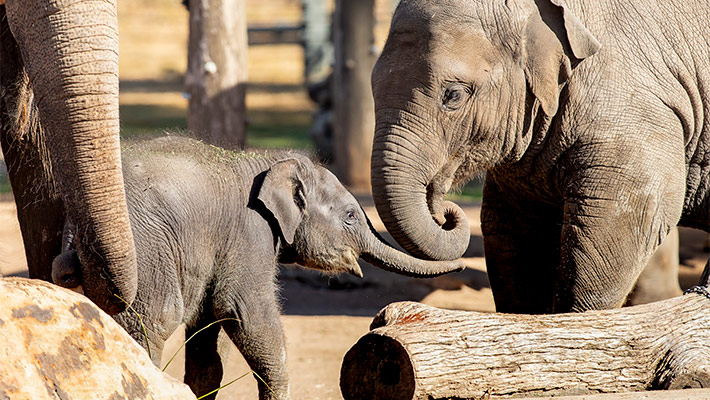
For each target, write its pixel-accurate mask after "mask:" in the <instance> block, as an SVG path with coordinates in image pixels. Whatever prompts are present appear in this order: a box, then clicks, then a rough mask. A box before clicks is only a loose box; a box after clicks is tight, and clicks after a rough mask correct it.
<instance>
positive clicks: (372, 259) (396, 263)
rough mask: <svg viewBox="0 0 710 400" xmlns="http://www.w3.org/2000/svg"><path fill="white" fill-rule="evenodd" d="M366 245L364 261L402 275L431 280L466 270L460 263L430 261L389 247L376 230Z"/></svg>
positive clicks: (363, 253)
mask: <svg viewBox="0 0 710 400" xmlns="http://www.w3.org/2000/svg"><path fill="white" fill-rule="evenodd" d="M365 243H366V244H365V249H364V251H363V252H362V254H361V255H360V257H362V259H363V260H365V261H367V262H369V263H370V264H372V265H374V266H376V267H378V268H382V269H384V270H387V271H391V272H396V273H398V274H401V275H407V276H413V277H418V278H431V277H435V276H438V275H443V274H446V273H449V272H456V271H461V270H463V269H464V268H465V265H464V264H463V263H462V262H460V261H428V260H422V259H418V258H414V257H412V256H410V255H408V254H405V253H402V252H401V251H398V250H396V249H394V248H392V247H391V246H390V245H388V244H387V243H386V242H385V240H384V239H382V237H380V235H378V234H377V232H375V231H374V229H372V235H370V236H369V237H368V239H366V241H365Z"/></svg>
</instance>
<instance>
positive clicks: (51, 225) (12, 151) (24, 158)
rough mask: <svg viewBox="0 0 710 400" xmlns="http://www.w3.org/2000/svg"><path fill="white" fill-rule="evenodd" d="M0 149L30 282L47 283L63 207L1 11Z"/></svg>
mask: <svg viewBox="0 0 710 400" xmlns="http://www.w3.org/2000/svg"><path fill="white" fill-rule="evenodd" d="M0 145H1V146H2V151H3V154H4V157H5V163H6V164H7V172H8V177H9V178H10V185H11V186H12V190H13V196H14V198H15V204H16V205H17V219H18V221H19V224H20V231H21V232H22V240H23V242H24V245H25V256H26V257H27V267H28V269H29V274H30V278H35V279H43V280H46V281H50V282H51V280H52V267H51V266H52V260H53V259H54V257H55V256H57V255H58V254H59V253H60V252H61V247H62V228H63V226H64V205H63V202H62V199H61V196H60V195H59V193H58V191H57V190H56V183H55V181H54V177H53V175H52V166H51V161H50V158H49V152H48V150H47V146H46V142H45V138H44V132H43V130H42V127H41V125H40V122H39V115H38V113H37V108H36V107H35V104H34V94H33V93H32V88H31V85H30V82H29V78H28V77H27V74H26V73H25V67H24V63H23V62H22V57H21V56H20V51H19V49H18V47H17V43H16V42H15V38H14V37H13V36H12V34H11V33H10V28H9V26H8V23H7V17H6V15H5V6H0Z"/></svg>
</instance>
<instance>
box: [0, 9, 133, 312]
mask: <svg viewBox="0 0 710 400" xmlns="http://www.w3.org/2000/svg"><path fill="white" fill-rule="evenodd" d="M6 7H7V15H8V21H9V23H10V29H11V31H12V33H13V35H14V36H15V38H16V39H17V43H18V46H19V48H20V52H21V54H22V57H23V60H24V62H25V68H26V70H27V74H28V76H29V78H30V82H31V83H32V85H33V88H34V91H35V100H36V102H37V108H38V111H39V115H40V121H41V122H42V125H43V127H44V129H45V132H46V135H47V147H48V149H49V153H50V159H51V161H52V168H53V173H54V175H55V176H56V178H57V182H58V186H59V190H60V192H61V194H62V198H63V201H64V205H65V210H66V211H67V214H68V215H67V217H68V218H69V219H70V220H71V221H72V222H73V223H74V224H75V225H76V236H77V241H76V247H77V252H78V259H79V262H80V263H81V268H82V271H81V281H82V287H83V289H84V291H85V293H86V295H87V296H88V297H89V298H90V299H91V300H93V301H94V302H95V303H96V304H97V305H98V306H99V307H101V308H102V309H103V310H105V311H106V312H108V313H110V314H114V313H117V312H120V311H122V310H124V309H125V307H126V304H124V300H125V302H128V303H130V302H132V301H133V299H134V298H135V295H136V289H137V278H136V258H135V249H134V246H133V236H132V234H131V229H130V225H129V219H128V210H127V208H126V199H125V193H124V189H123V178H122V173H121V158H120V143H119V118H118V22H117V15H116V4H115V2H113V1H110V0H81V1H76V0H26V1H19V0H7V1H6ZM117 296H119V297H121V298H122V299H123V300H120V299H118V298H117Z"/></svg>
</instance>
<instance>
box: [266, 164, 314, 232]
mask: <svg viewBox="0 0 710 400" xmlns="http://www.w3.org/2000/svg"><path fill="white" fill-rule="evenodd" d="M303 173H304V169H303V166H302V165H301V162H300V161H298V160H297V159H295V158H289V159H286V160H282V161H279V162H277V163H275V164H274V165H272V166H271V168H269V170H268V171H267V172H266V175H265V176H264V181H263V183H262V184H261V188H259V194H258V195H257V198H258V199H259V200H260V201H261V202H262V203H264V206H266V208H267V209H268V210H269V211H271V213H272V214H273V215H274V217H275V218H276V221H277V222H278V224H279V227H280V228H281V232H282V234H283V237H284V239H285V240H286V242H287V243H289V244H291V243H293V238H294V235H295V234H296V228H298V225H300V224H301V221H302V220H303V215H304V214H305V210H306V194H305V193H306V186H305V184H304V183H303V179H302V176H303Z"/></svg>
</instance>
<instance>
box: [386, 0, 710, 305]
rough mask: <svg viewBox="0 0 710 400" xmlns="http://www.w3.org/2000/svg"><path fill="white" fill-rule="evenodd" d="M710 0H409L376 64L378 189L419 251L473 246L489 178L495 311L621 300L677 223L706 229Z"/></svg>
mask: <svg viewBox="0 0 710 400" xmlns="http://www.w3.org/2000/svg"><path fill="white" fill-rule="evenodd" d="M709 9H710V3H708V2H707V1H699V2H675V3H669V2H665V1H660V0H630V1H623V2H603V1H592V0H569V1H567V2H565V1H564V0H508V1H500V0H496V1H494V0H468V1H464V0H403V1H402V2H401V3H400V5H399V6H398V8H397V10H396V12H395V14H394V16H393V19H392V26H391V30H390V33H389V37H388V39H387V43H386V45H385V47H384V49H383V52H382V54H381V56H380V58H379V60H378V62H377V64H376V66H375V68H374V71H373V74H372V88H373V93H374V97H375V113H376V133H375V139H374V145H373V153H372V188H373V194H374V197H375V204H376V206H377V210H378V212H379V213H380V216H381V217H382V220H383V221H384V223H385V225H386V227H387V229H388V230H389V231H390V232H391V233H392V235H393V236H394V237H395V238H396V240H397V241H398V242H399V243H400V244H402V246H403V247H405V248H406V249H407V250H409V251H410V252H412V253H414V254H416V255H419V256H425V257H429V258H433V259H447V258H455V257H458V256H460V255H461V254H462V253H463V252H464V250H465V248H466V245H467V242H468V239H469V230H468V224H467V222H466V220H465V217H464V216H463V213H462V212H461V210H460V209H459V208H458V207H457V206H455V205H454V204H452V203H449V202H444V201H442V197H443V195H444V194H445V193H446V192H447V191H448V190H449V188H450V187H452V186H455V185H459V184H461V183H463V182H466V181H467V180H468V179H470V178H471V177H472V176H474V175H475V174H479V173H482V172H483V171H487V175H486V181H485V185H484V191H483V205H482V211H481V221H482V229H483V235H484V246H485V254H486V262H487V266H488V272H489V275H490V281H491V286H492V289H493V293H494V297H495V302H496V307H497V309H498V310H499V311H504V312H525V313H544V312H566V311H583V310H588V309H602V308H611V307H616V306H619V305H621V304H622V303H623V301H624V299H625V297H626V295H627V294H628V293H629V291H630V290H631V288H632V285H633V284H634V281H635V280H636V278H637V277H638V275H639V273H640V271H641V269H642V268H643V266H644V265H645V263H646V261H647V260H648V259H649V257H650V255H651V254H652V253H653V251H654V249H655V248H656V247H657V246H658V244H659V243H660V242H661V241H662V240H663V238H664V237H665V236H666V234H667V233H668V231H669V230H670V229H671V228H672V227H674V226H675V225H676V224H680V225H685V226H690V227H694V228H699V229H703V230H706V231H707V230H708V229H710V199H709V197H710V195H709V194H708V193H709V192H710V189H709V186H710V149H709V147H710V45H709V43H710V31H708V29H706V27H705V25H706V23H707V19H708V16H709V15H708V10H709Z"/></svg>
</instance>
